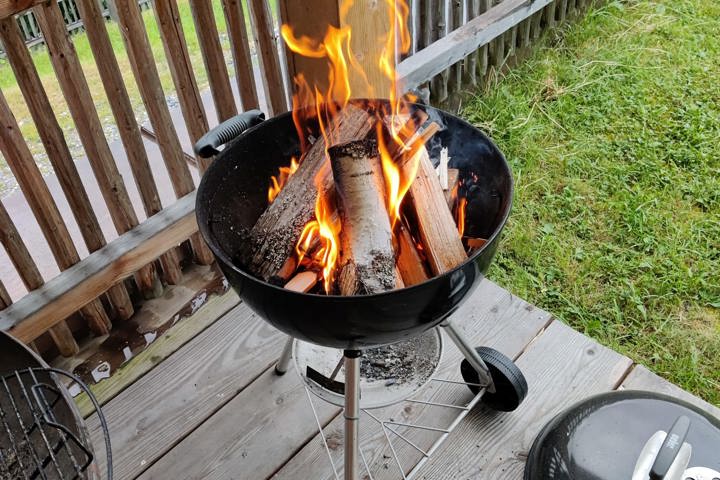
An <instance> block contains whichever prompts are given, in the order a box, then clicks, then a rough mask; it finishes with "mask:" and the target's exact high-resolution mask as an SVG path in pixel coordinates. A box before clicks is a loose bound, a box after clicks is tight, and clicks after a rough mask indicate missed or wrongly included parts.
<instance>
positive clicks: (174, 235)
mask: <svg viewBox="0 0 720 480" xmlns="http://www.w3.org/2000/svg"><path fill="white" fill-rule="evenodd" d="M74 5H75V6H76V7H77V12H78V14H79V16H80V18H81V20H82V23H83V27H84V29H85V32H86V35H87V39H88V42H89V45H90V48H91V49H92V53H93V56H94V58H95V59H99V60H100V61H98V62H96V65H97V70H98V74H99V76H100V78H101V80H102V87H103V88H104V89H105V92H106V94H107V101H108V103H109V106H110V109H111V110H112V116H113V123H114V126H115V127H116V128H117V132H118V134H119V137H120V141H121V142H122V146H123V147H124V152H125V155H126V156H127V161H128V163H129V164H130V169H131V172H132V179H131V178H123V177H122V175H121V174H120V172H119V169H118V163H117V161H118V159H117V158H115V157H114V156H113V153H112V150H111V148H110V144H109V142H108V140H107V139H106V136H105V134H104V132H103V127H104V125H103V123H102V121H101V119H100V118H99V116H98V112H97V109H96V107H95V104H94V101H93V96H92V95H91V88H92V89H97V88H99V87H100V85H92V86H90V85H88V82H87V80H86V76H85V72H84V71H83V67H82V65H81V63H80V60H79V58H78V55H77V53H76V51H75V48H74V45H73V43H72V42H73V37H71V36H69V35H68V31H67V28H66V22H65V19H64V16H63V11H62V10H61V8H60V6H59V4H58V0H51V1H49V2H48V1H42V2H41V1H36V0H0V40H1V41H2V44H3V45H4V48H5V50H6V55H7V61H8V63H9V64H10V66H11V67H12V69H13V71H14V73H15V77H16V80H17V83H18V86H19V87H20V90H21V91H22V95H23V97H24V99H25V102H26V104H27V108H28V111H29V113H30V115H31V116H32V120H33V122H34V123H35V125H36V127H37V130H38V133H39V136H40V139H41V140H42V144H43V147H44V150H45V153H46V154H47V157H48V159H49V160H50V162H51V164H52V168H53V170H54V173H55V175H56V177H57V181H58V182H59V184H60V187H61V189H62V195H63V196H64V200H66V201H67V203H68V204H69V205H70V207H71V210H72V214H73V216H74V217H75V221H76V223H77V225H78V227H79V231H80V234H81V237H82V242H83V243H84V245H83V246H82V248H79V247H81V246H80V245H76V244H75V243H74V242H73V239H72V235H71V233H70V228H69V227H68V224H67V220H68V219H66V218H63V216H62V214H61V213H60V209H59V208H58V204H57V200H56V199H55V198H53V195H52V193H51V191H50V188H49V187H48V184H47V181H46V179H45V178H43V175H42V174H41V171H40V169H39V167H38V165H37V164H36V162H35V159H34V158H33V155H32V154H31V152H30V149H29V148H28V145H27V144H26V142H25V139H24V138H23V136H22V134H21V133H20V127H19V125H18V120H17V118H16V117H15V114H14V112H13V111H12V110H11V108H10V105H9V104H8V102H7V100H6V97H5V96H4V95H3V94H2V92H0V151H1V152H2V155H3V157H4V159H5V161H6V162H7V164H8V165H9V167H10V169H11V171H12V173H13V175H14V177H15V181H16V182H17V185H18V186H19V188H20V190H21V192H22V194H23V196H24V198H25V201H26V202H27V205H28V206H29V208H30V210H31V212H32V214H33V215H34V217H35V219H36V220H37V222H38V224H39V226H40V230H41V232H42V234H43V236H44V239H45V241H46V242H47V245H48V247H49V251H50V252H51V254H52V256H53V258H54V261H55V263H56V264H57V267H58V268H59V270H60V271H61V272H62V273H60V274H59V275H58V276H57V277H55V278H53V279H51V280H49V281H48V282H47V283H45V279H44V278H43V275H42V274H41V273H40V272H39V269H38V267H37V262H38V260H39V259H38V258H33V257H32V256H31V255H30V253H29V251H28V248H27V245H26V243H24V242H23V238H22V236H21V234H22V233H23V232H18V231H17V228H16V226H15V223H14V222H13V219H12V218H11V216H10V215H8V213H7V211H6V209H5V207H4V205H3V203H2V202H0V230H2V234H1V235H0V241H1V242H2V245H3V246H4V247H5V250H6V252H7V254H8V257H9V258H10V261H11V262H12V264H13V266H14V268H15V270H16V272H17V273H18V276H19V278H20V279H21V280H22V282H23V283H24V285H25V287H26V288H27V290H28V291H29V293H28V294H26V295H25V296H24V297H22V298H19V299H15V300H16V301H15V303H13V302H12V299H11V298H10V296H9V295H8V294H7V289H6V288H5V286H6V285H5V286H1V287H0V310H2V312H0V329H3V330H9V331H10V332H11V333H13V334H14V335H15V336H16V337H18V338H20V339H21V340H23V341H25V342H28V343H29V342H32V341H34V340H35V339H37V338H38V337H40V336H43V335H45V334H46V333H47V334H48V335H50V336H51V338H52V342H53V343H54V344H55V346H56V347H57V350H58V351H59V352H60V353H62V354H63V355H66V356H67V355H72V354H74V353H75V352H77V350H78V346H77V343H76V340H75V338H74V337H75V336H77V335H78V334H82V332H73V331H71V329H70V328H69V327H68V324H67V323H66V319H67V318H68V317H70V316H73V315H75V313H76V312H78V313H79V315H80V316H81V317H82V319H83V321H84V324H85V325H86V327H87V328H89V330H90V331H91V332H92V333H93V334H95V335H103V334H106V333H108V332H109V331H110V330H111V329H112V328H113V323H114V322H122V321H124V320H126V319H128V318H129V317H131V316H132V315H133V313H134V310H135V306H136V305H137V304H138V303H139V302H141V301H142V300H143V299H144V298H147V297H152V296H157V295H159V294H160V293H161V292H162V289H163V286H164V285H173V284H178V283H181V282H182V281H183V274H184V268H185V267H186V265H187V264H188V262H190V263H196V264H201V265H206V264H210V263H212V262H213V256H212V254H211V252H210V251H209V249H208V247H207V246H206V245H205V244H204V242H203V241H202V239H201V238H200V236H199V234H198V233H197V225H196V223H195V220H194V211H193V208H194V190H195V182H194V180H193V176H192V174H191V166H190V164H191V163H192V162H188V156H191V155H192V153H191V152H188V151H184V150H183V145H182V144H181V140H180V137H179V135H178V129H177V126H178V125H176V124H174V123H173V122H174V121H175V122H176V123H177V121H178V120H174V119H173V116H172V114H171V111H170V109H169V108H168V104H167V100H166V92H165V91H164V90H163V87H162V84H161V80H160V77H159V74H158V66H157V64H156V60H155V58H154V56H153V53H152V50H151V44H150V41H149V38H148V33H147V31H146V28H145V23H144V21H143V18H142V15H141V7H139V6H138V3H137V2H134V1H127V2H126V1H122V2H120V1H118V2H116V8H117V21H118V23H119V25H120V27H121V28H120V30H121V32H122V36H123V41H124V44H125V51H126V54H127V57H128V61H129V64H130V67H131V69H132V73H133V76H134V79H135V82H136V84H137V88H138V91H139V94H140V96H141V98H142V103H143V105H144V107H145V111H146V113H147V117H148V119H149V123H150V125H151V130H152V135H153V136H154V137H155V138H156V140H157V144H156V145H157V147H153V148H152V149H150V150H149V149H148V145H147V143H146V142H147V140H146V139H145V140H144V138H143V136H142V134H141V129H140V127H139V126H138V123H137V120H136V118H135V112H134V110H133V106H132V103H131V100H130V97H129V94H128V89H127V86H126V84H125V80H124V79H123V72H122V71H121V69H120V64H119V62H118V59H117V55H118V52H116V51H114V50H113V46H112V44H111V41H110V38H109V36H108V32H107V28H106V20H105V14H104V12H103V11H102V9H101V7H100V5H99V4H98V2H97V1H96V0H75V2H74ZM222 6H223V9H224V10H223V12H224V15H225V23H226V24H227V26H228V32H229V34H230V36H231V37H232V45H233V48H232V55H233V59H232V60H233V63H234V65H235V74H236V78H237V79H238V81H239V82H240V83H239V87H240V88H239V91H240V96H241V101H242V104H243V105H244V107H245V108H251V107H252V108H254V107H257V106H258V105H257V104H258V98H259V97H261V96H262V97H264V98H266V99H267V103H268V110H270V112H280V111H284V110H286V109H287V101H286V95H285V91H284V89H282V88H280V89H275V90H267V91H265V92H264V94H262V95H261V94H259V92H258V90H257V88H256V86H255V84H254V81H252V79H254V75H253V71H252V61H251V56H250V51H251V48H250V42H251V41H255V42H256V44H257V46H258V50H259V51H262V52H263V55H262V65H263V68H264V72H265V74H264V75H263V77H264V78H270V79H272V78H279V79H280V81H282V77H281V73H280V68H279V61H278V58H277V55H278V51H277V48H276V43H275V33H274V32H275V27H274V25H273V22H272V17H271V15H270V10H269V7H268V5H267V4H266V3H265V2H264V1H252V2H250V5H249V7H250V8H249V9H248V8H247V6H245V9H243V4H242V3H241V2H240V0H223V1H222ZM210 7H211V4H210V2H208V1H206V0H191V1H190V8H191V9H192V14H193V20H194V22H195V25H196V28H197V34H198V36H199V43H200V47H201V54H202V58H203V60H204V63H205V66H206V69H207V72H208V77H209V86H210V90H211V92H212V97H213V103H214V107H215V110H216V111H217V113H218V117H219V119H220V120H224V119H225V118H228V117H230V116H232V115H234V114H236V113H237V111H238V108H237V106H236V105H237V104H236V100H235V98H234V96H233V93H232V89H231V88H230V85H231V84H230V82H231V78H230V75H229V72H228V68H227V63H228V62H227V60H226V59H225V57H224V53H223V50H222V48H221V45H220V39H219V38H220V37H219V33H218V30H217V26H216V25H217V23H216V18H215V16H214V12H213V10H212V8H210ZM28 8H31V9H32V10H31V12H32V14H33V16H34V18H35V19H36V20H37V26H38V28H39V33H40V34H41V35H42V37H43V39H44V42H45V44H46V48H47V50H48V52H49V54H50V60H51V63H52V67H53V69H54V72H55V81H56V82H57V85H58V86H59V88H60V90H61V91H62V95H63V97H64V99H65V102H66V104H67V110H68V112H69V114H70V116H71V117H72V120H73V122H74V125H75V131H76V133H77V135H78V137H79V139H80V141H81V143H82V146H83V148H84V151H85V154H86V156H87V160H88V161H89V163H90V166H91V168H92V173H93V176H94V179H95V182H96V183H97V187H98V189H99V191H100V193H101V198H94V197H92V196H91V195H90V194H89V193H88V189H87V185H88V181H87V179H83V178H81V175H80V173H79V171H78V167H77V165H76V163H75V159H74V158H73V157H72V155H71V153H70V148H69V147H68V141H67V139H66V135H67V134H68V132H63V129H62V128H61V127H60V124H59V122H58V119H57V118H56V117H55V115H54V114H53V107H57V106H56V105H52V104H51V100H50V98H49V97H48V94H47V93H46V90H45V89H44V87H43V82H42V81H41V78H40V75H39V74H38V71H37V70H36V67H35V64H34V63H33V58H32V56H31V53H30V52H29V50H28V47H27V45H26V38H25V37H24V34H23V32H22V30H21V28H20V27H19V24H18V22H17V17H16V15H18V14H20V15H27V14H28V13H27V12H28V10H27V9H28ZM154 13H155V16H156V20H157V23H158V26H159V31H160V33H161V37H162V42H163V45H164V47H165V51H166V58H167V62H168V64H169V67H170V72H171V75H172V80H173V83H174V86H175V90H176V92H177V96H178V102H179V105H180V107H181V114H182V119H183V120H184V123H185V127H186V128H187V132H188V134H189V137H190V141H191V142H195V141H196V140H197V139H198V138H199V137H200V136H201V135H202V134H204V133H205V132H206V131H207V129H208V124H209V122H208V118H207V112H206V108H205V106H204V105H203V104H202V101H201V95H200V92H199V89H198V84H197V81H196V74H195V71H194V68H196V67H195V66H194V65H193V64H192V62H191V59H190V56H189V54H188V47H187V38H186V36H185V32H184V31H183V27H182V24H181V22H180V16H179V13H178V6H177V4H176V2H175V0H157V2H155V5H154ZM248 15H249V16H250V17H251V18H252V21H253V25H255V28H254V29H253V32H252V33H251V34H249V32H248V31H247V26H246V18H247V16H248ZM263 42H270V45H268V46H267V47H264V46H263ZM43 80H45V79H43ZM260 88H262V86H261V87H260ZM154 148H157V149H158V150H159V152H160V153H159V155H158V154H157V153H151V151H154ZM186 150H187V149H186ZM152 155H156V156H159V157H160V158H154V157H153V156H152ZM157 161H162V162H164V165H165V171H166V175H167V177H168V178H169V183H170V184H171V187H172V190H173V191H174V193H175V196H176V198H177V199H178V201H177V203H175V204H174V205H170V206H167V205H165V206H164V205H162V203H161V201H160V194H159V192H158V186H157V184H156V182H155V180H156V179H154V177H153V171H152V170H153V169H152V168H151V163H156V162H157ZM194 163H195V164H196V165H198V167H199V173H202V172H203V171H204V169H205V168H206V167H207V165H208V163H207V161H206V160H203V159H195V162H194ZM129 181H132V182H134V184H135V188H136V189H137V191H138V192H139V197H140V202H141V208H142V209H143V210H144V213H145V215H146V216H147V217H148V220H146V221H145V222H144V223H142V224H140V223H139V220H138V214H137V213H136V210H135V206H134V205H133V204H132V202H131V201H130V195H129V193H128V191H129V190H128V187H129V184H128V183H127V182H129ZM97 202H102V203H104V205H105V206H106V207H107V210H108V211H109V214H110V219H111V221H112V225H113V227H114V229H115V230H116V231H117V233H118V235H119V237H118V238H117V239H115V240H114V241H112V242H111V243H110V244H107V242H106V237H105V236H104V235H103V230H102V228H101V225H100V224H101V222H100V221H99V219H98V208H97ZM138 207H139V206H138ZM164 207H165V208H164ZM16 220H17V217H16ZM25 240H27V238H26V239H25ZM186 240H187V246H186V248H178V245H180V244H182V243H183V242H185V241H186ZM33 241H36V240H33ZM84 249H87V251H89V252H90V255H89V256H87V257H86V258H84V259H81V257H80V254H79V253H78V252H79V251H82V250H84ZM3 280H5V279H3ZM6 284H7V282H6Z"/></svg>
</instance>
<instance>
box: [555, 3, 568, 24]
mask: <svg viewBox="0 0 720 480" xmlns="http://www.w3.org/2000/svg"><path fill="white" fill-rule="evenodd" d="M556 1H557V0H556ZM567 10H568V0H560V12H559V16H558V21H559V22H560V23H562V22H564V21H565V17H567Z"/></svg>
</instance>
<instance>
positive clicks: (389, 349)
mask: <svg viewBox="0 0 720 480" xmlns="http://www.w3.org/2000/svg"><path fill="white" fill-rule="evenodd" d="M436 351H437V342H436V341H435V337H434V335H420V336H418V337H415V338H414V339H412V340H409V341H407V342H402V343H395V344H392V345H386V346H383V347H378V348H372V349H369V350H365V351H364V352H363V356H362V358H361V360H360V375H361V376H362V377H363V378H365V379H366V380H368V381H370V382H372V381H384V382H385V384H386V385H387V386H392V385H395V384H403V383H408V382H411V381H413V380H414V379H417V380H419V381H423V380H424V379H426V378H428V377H429V376H430V375H431V374H432V371H433V369H434V368H435V362H434V359H435V358H436V356H437V355H436Z"/></svg>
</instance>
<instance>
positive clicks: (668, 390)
mask: <svg viewBox="0 0 720 480" xmlns="http://www.w3.org/2000/svg"><path fill="white" fill-rule="evenodd" d="M622 388H627V389H633V390H648V391H651V392H658V393H664V394H665V395H670V396H672V397H676V398H679V399H680V400H685V401H686V402H689V403H692V404H693V405H695V406H698V407H700V408H702V409H703V410H705V411H706V412H709V413H710V414H711V415H715V416H716V417H718V418H720V408H718V407H716V406H714V405H710V404H709V403H708V402H706V401H705V400H702V399H700V398H698V397H696V396H695V395H692V394H690V393H688V392H686V391H685V390H683V389H682V388H680V387H678V386H677V385H675V384H672V383H670V382H668V381H667V380H665V379H664V378H662V377H660V376H658V375H655V374H654V373H653V372H651V371H650V370H648V369H647V368H645V367H643V366H642V365H636V366H635V368H634V369H633V371H632V372H630V375H628V376H627V378H626V379H625V380H624V381H623V383H622Z"/></svg>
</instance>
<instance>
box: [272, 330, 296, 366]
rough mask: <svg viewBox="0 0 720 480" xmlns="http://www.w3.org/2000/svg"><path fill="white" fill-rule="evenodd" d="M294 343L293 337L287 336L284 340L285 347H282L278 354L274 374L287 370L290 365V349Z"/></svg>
mask: <svg viewBox="0 0 720 480" xmlns="http://www.w3.org/2000/svg"><path fill="white" fill-rule="evenodd" d="M294 343H295V339H294V338H293V337H288V339H287V342H285V347H284V348H283V351H282V353H281V354H280V358H279V359H278V362H277V363H276V364H275V373H276V374H278V375H285V373H286V372H287V371H288V368H289V367H290V360H291V359H292V349H293V345H294Z"/></svg>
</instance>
